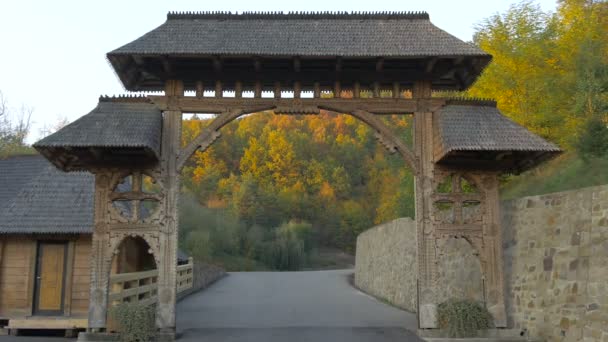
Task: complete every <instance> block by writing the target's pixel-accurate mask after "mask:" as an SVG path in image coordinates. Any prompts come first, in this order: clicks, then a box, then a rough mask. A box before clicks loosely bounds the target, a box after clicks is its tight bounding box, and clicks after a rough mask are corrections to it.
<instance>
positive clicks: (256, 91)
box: [253, 80, 262, 98]
mask: <svg viewBox="0 0 608 342" xmlns="http://www.w3.org/2000/svg"><path fill="white" fill-rule="evenodd" d="M253 97H255V98H261V97H262V82H260V80H257V81H255V85H254V88H253Z"/></svg>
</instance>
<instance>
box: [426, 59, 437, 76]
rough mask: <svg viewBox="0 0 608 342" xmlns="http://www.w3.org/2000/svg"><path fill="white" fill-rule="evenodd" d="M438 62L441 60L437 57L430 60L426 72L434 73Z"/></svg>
mask: <svg viewBox="0 0 608 342" xmlns="http://www.w3.org/2000/svg"><path fill="white" fill-rule="evenodd" d="M438 60H439V58H437V57H433V58H431V59H429V61H428V62H427V63H426V67H425V71H426V72H428V73H431V72H433V68H434V67H435V64H437V61H438Z"/></svg>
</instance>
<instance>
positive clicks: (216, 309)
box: [0, 270, 422, 342]
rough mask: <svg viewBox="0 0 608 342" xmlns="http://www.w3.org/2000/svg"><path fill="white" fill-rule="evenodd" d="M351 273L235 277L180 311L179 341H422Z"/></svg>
mask: <svg viewBox="0 0 608 342" xmlns="http://www.w3.org/2000/svg"><path fill="white" fill-rule="evenodd" d="M350 273H352V271H351V270H340V271H311V272H281V273H279V272H243V273H231V274H230V275H229V276H228V277H225V278H223V279H221V280H219V281H218V282H216V283H215V284H213V285H212V286H211V287H209V288H208V289H206V290H205V291H200V292H197V293H194V294H192V295H190V296H188V297H187V298H185V299H184V300H182V301H181V302H180V303H179V304H178V305H177V327H178V338H179V341H205V342H216V341H217V342H219V341H221V342H241V341H243V342H245V341H247V342H257V341H259V342H282V341H289V342H308V341H310V342H324V341H328V342H330V341H331V342H340V341H348V342H372V341H373V342H397V341H399V342H409V341H411V342H417V341H422V340H420V339H418V338H417V337H416V336H415V334H414V333H412V332H411V331H414V330H415V328H416V317H415V316H414V315H413V314H411V313H408V312H405V311H402V310H398V309H396V308H394V307H392V306H389V305H387V304H385V303H382V302H380V301H378V300H376V299H374V298H372V297H370V296H368V295H366V294H364V293H362V292H360V291H358V290H356V289H354V288H353V287H352V286H351V285H350V284H349V283H348V279H347V277H348V275H349V274H350ZM408 329H409V331H408ZM9 341H10V342H42V341H52V342H59V341H70V340H69V339H63V338H48V337H47V338H45V337H42V338H40V337H38V338H36V337H10V336H0V342H9Z"/></svg>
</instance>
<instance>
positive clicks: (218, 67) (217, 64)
mask: <svg viewBox="0 0 608 342" xmlns="http://www.w3.org/2000/svg"><path fill="white" fill-rule="evenodd" d="M213 70H214V71H215V72H221V71H222V60H221V59H220V58H219V57H217V56H216V57H213Z"/></svg>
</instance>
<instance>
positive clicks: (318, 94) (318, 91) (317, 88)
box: [312, 82, 321, 99]
mask: <svg viewBox="0 0 608 342" xmlns="http://www.w3.org/2000/svg"><path fill="white" fill-rule="evenodd" d="M312 92H313V97H314V98H315V99H318V98H320V97H321V84H319V82H315V83H314V85H313V91H312Z"/></svg>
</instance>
